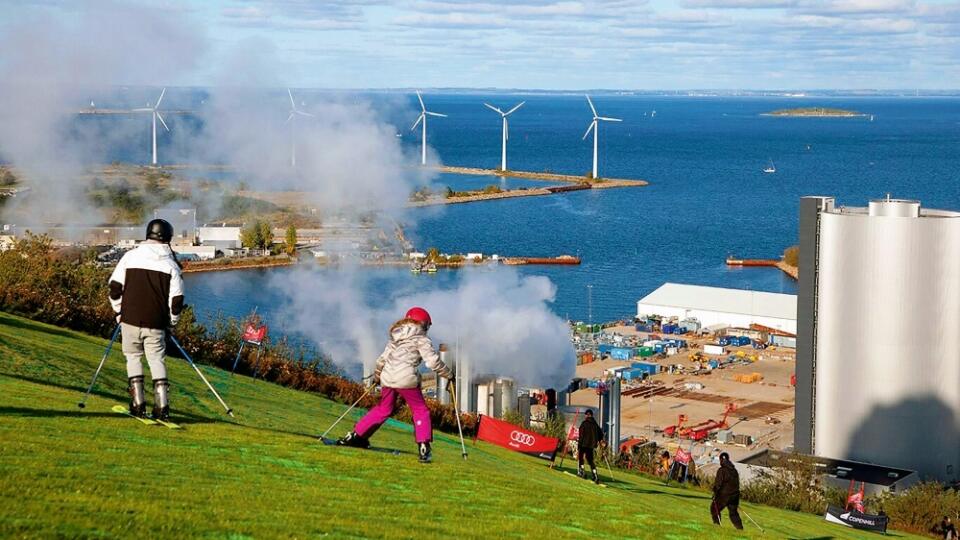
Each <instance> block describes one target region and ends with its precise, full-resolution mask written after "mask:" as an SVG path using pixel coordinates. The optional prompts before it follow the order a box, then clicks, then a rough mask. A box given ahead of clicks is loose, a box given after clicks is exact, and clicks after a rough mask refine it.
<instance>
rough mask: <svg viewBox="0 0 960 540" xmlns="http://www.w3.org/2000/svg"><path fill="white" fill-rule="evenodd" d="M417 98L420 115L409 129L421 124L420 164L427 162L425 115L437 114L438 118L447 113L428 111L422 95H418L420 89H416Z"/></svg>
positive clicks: (443, 116)
mask: <svg viewBox="0 0 960 540" xmlns="http://www.w3.org/2000/svg"><path fill="white" fill-rule="evenodd" d="M417 99H418V100H420V116H418V117H417V121H416V122H414V123H413V127H412V128H410V131H413V130H415V129H417V125H419V124H421V123H422V124H423V135H422V141H421V142H420V164H421V165H426V164H427V117H428V116H439V117H440V118H446V117H447V115H445V114H440V113H435V112H430V111H428V110H427V106H426V105H424V104H423V97H421V96H420V91H419V90H417Z"/></svg>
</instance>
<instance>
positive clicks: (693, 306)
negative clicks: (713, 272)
mask: <svg viewBox="0 0 960 540" xmlns="http://www.w3.org/2000/svg"><path fill="white" fill-rule="evenodd" d="M645 315H659V316H661V317H677V318H678V319H681V320H682V319H689V318H695V319H697V320H699V321H700V324H701V325H703V326H704V327H709V326H712V325H718V324H724V325H730V326H742V327H749V326H750V325H751V324H761V325H763V326H769V327H770V328H776V329H778V330H783V331H784V332H789V333H791V334H796V333H797V297H796V295H793V294H780V293H769V292H761V291H748V290H742V289H724V288H720V287H704V286H701V285H682V284H679V283H664V284H663V285H661V286H660V288H658V289H657V290H655V291H653V292H652V293H650V294H648V295H647V296H645V297H643V298H642V299H640V300H639V301H638V302H637V316H638V317H643V316H645Z"/></svg>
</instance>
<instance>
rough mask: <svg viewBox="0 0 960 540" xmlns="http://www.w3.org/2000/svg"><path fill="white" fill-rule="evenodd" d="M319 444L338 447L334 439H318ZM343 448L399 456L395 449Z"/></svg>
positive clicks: (374, 447)
mask: <svg viewBox="0 0 960 540" xmlns="http://www.w3.org/2000/svg"><path fill="white" fill-rule="evenodd" d="M320 442H322V443H323V444H325V445H327V446H338V445H337V440H336V439H327V438H326V437H324V438H321V439H320ZM343 448H355V449H357V450H366V451H368V452H380V453H383V454H390V455H394V456H399V455H400V451H399V450H397V449H395V448H380V447H377V446H371V447H370V448H358V447H356V446H344V447H343Z"/></svg>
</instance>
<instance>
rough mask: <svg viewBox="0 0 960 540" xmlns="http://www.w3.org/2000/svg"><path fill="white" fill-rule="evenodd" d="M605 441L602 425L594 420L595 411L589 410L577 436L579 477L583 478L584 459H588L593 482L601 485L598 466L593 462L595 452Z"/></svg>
mask: <svg viewBox="0 0 960 540" xmlns="http://www.w3.org/2000/svg"><path fill="white" fill-rule="evenodd" d="M602 440H603V430H602V429H600V424H598V423H597V421H596V420H594V419H593V411H592V410H590V409H587V412H586V413H584V418H583V422H581V423H580V430H579V434H578V436H577V476H579V477H580V478H583V459H584V458H586V459H587V463H588V464H589V465H590V471H591V472H592V473H593V481H594V482H596V483H597V484H599V483H600V475H599V474H597V466H596V464H595V463H594V461H593V451H594V449H596V448H597V446H598V445H599V444H600V441H602Z"/></svg>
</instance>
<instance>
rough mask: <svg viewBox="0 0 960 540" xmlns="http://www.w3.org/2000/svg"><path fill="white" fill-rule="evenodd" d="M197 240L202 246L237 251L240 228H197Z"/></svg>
mask: <svg viewBox="0 0 960 540" xmlns="http://www.w3.org/2000/svg"><path fill="white" fill-rule="evenodd" d="M197 238H198V239H199V240H200V243H201V244H203V245H204V246H214V247H216V248H217V249H239V248H240V247H241V245H240V227H198V228H197Z"/></svg>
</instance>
